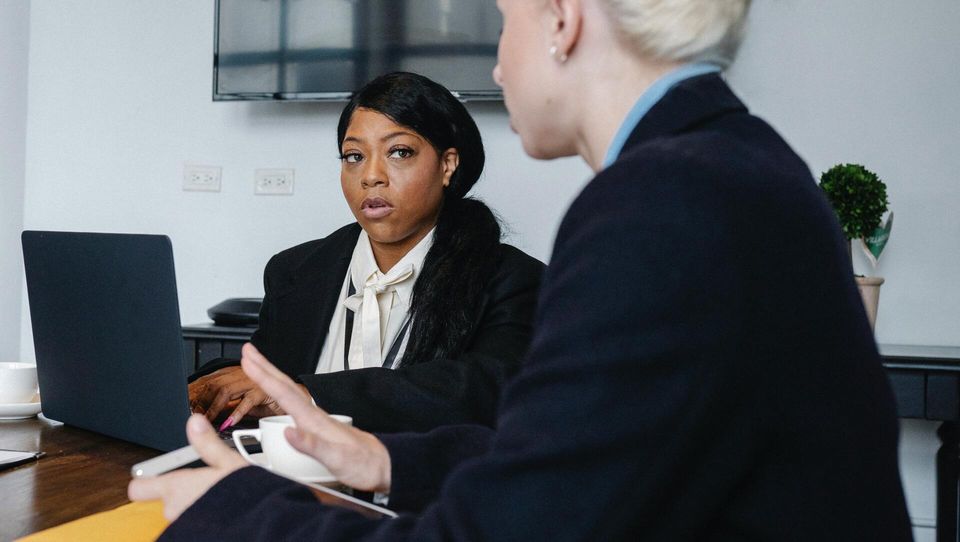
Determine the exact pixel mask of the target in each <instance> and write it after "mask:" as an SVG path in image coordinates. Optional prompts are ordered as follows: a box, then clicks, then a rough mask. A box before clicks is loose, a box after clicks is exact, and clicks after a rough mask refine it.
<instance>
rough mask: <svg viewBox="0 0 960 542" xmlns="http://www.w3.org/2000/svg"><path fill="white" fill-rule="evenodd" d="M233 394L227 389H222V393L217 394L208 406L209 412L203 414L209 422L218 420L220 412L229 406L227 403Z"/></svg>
mask: <svg viewBox="0 0 960 542" xmlns="http://www.w3.org/2000/svg"><path fill="white" fill-rule="evenodd" d="M230 396H231V393H230V391H229V390H227V388H220V391H219V392H217V395H216V397H214V398H213V401H212V402H211V403H210V405H209V406H207V410H206V411H205V412H204V413H203V415H204V416H206V418H207V420H209V421H211V422H212V421H213V420H215V419H217V416H219V415H220V412H222V411H223V409H224V408H225V407H226V406H227V403H229V402H230V399H231V397H230Z"/></svg>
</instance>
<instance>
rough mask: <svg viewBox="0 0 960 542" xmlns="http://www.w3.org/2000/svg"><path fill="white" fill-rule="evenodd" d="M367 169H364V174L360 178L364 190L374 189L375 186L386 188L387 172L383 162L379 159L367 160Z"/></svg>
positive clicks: (387, 182)
mask: <svg viewBox="0 0 960 542" xmlns="http://www.w3.org/2000/svg"><path fill="white" fill-rule="evenodd" d="M365 165H366V167H365V168H363V174H362V176H361V177H360V185H361V186H362V187H364V188H373V187H375V186H386V185H388V184H390V183H389V181H387V172H386V169H385V168H384V162H383V160H380V159H377V158H370V159H367V162H366V164H365Z"/></svg>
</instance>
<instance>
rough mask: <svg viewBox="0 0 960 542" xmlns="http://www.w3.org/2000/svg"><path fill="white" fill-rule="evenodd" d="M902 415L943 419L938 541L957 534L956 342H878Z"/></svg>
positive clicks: (959, 411)
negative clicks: (954, 344) (935, 344)
mask: <svg viewBox="0 0 960 542" xmlns="http://www.w3.org/2000/svg"><path fill="white" fill-rule="evenodd" d="M880 354H881V356H882V357H883V365H884V367H886V369H887V376H888V377H889V379H890V385H891V387H892V388H893V393H894V395H895V396H896V399H897V413H898V415H899V416H900V417H901V418H916V419H921V420H934V421H939V422H942V423H941V424H940V428H939V429H938V430H937V435H938V436H939V437H940V449H939V450H938V451H937V542H946V541H950V542H955V541H957V540H960V538H958V534H960V498H958V493H960V347H956V346H910V345H895V344H881V345H880Z"/></svg>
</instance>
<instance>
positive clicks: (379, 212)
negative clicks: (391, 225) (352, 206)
mask: <svg viewBox="0 0 960 542" xmlns="http://www.w3.org/2000/svg"><path fill="white" fill-rule="evenodd" d="M392 212H393V205H390V202H389V201H387V200H385V199H383V198H380V197H374V198H364V200H363V201H362V202H361V203H360V213H361V214H363V216H365V217H367V218H369V219H377V218H383V217H385V216H387V215H389V214H390V213H392Z"/></svg>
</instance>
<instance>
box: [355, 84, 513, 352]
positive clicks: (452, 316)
mask: <svg viewBox="0 0 960 542" xmlns="http://www.w3.org/2000/svg"><path fill="white" fill-rule="evenodd" d="M358 107H363V108H365V109H372V110H374V111H377V112H379V113H382V114H384V115H386V116H387V117H390V118H391V119H392V120H393V121H394V122H396V123H397V124H400V125H403V126H407V127H409V128H412V129H413V130H415V131H416V132H417V133H418V134H420V135H421V136H423V137H424V138H425V139H426V140H427V141H429V142H430V144H431V145H432V146H433V147H434V148H435V149H436V150H437V152H438V153H442V152H444V151H445V150H447V149H450V148H455V149H457V152H458V154H459V157H460V162H459V165H458V166H457V169H456V171H454V173H453V175H452V176H451V178H450V184H449V186H447V187H446V189H445V190H444V196H443V203H442V207H441V210H440V215H439V217H438V218H437V225H436V229H435V230H434V237H433V245H432V246H431V247H430V250H429V252H427V256H426V259H425V260H424V262H423V269H422V270H421V271H420V275H419V277H418V278H417V282H416V284H415V285H414V287H413V297H412V299H411V306H410V316H411V318H412V324H411V326H412V327H411V330H410V339H409V341H408V343H407V347H406V350H405V352H404V354H403V358H402V359H401V365H403V366H406V365H413V364H416V363H423V362H426V361H431V360H435V359H442V358H450V357H456V356H457V355H458V354H459V353H460V352H461V351H462V350H463V349H464V348H465V347H466V342H467V340H468V339H469V338H470V336H471V335H472V333H473V331H474V330H473V325H474V322H475V321H476V320H477V316H478V314H477V312H478V311H480V310H482V309H483V307H482V306H481V305H482V301H483V293H484V291H485V289H486V286H487V284H488V283H489V281H490V278H491V277H492V276H493V274H494V273H495V272H496V268H497V265H498V255H499V246H500V235H501V231H500V223H499V222H498V221H497V218H496V217H495V216H494V214H493V212H492V211H491V210H490V208H489V207H487V206H486V205H485V204H484V203H483V202H481V201H479V200H476V199H473V198H468V197H466V195H467V193H468V192H469V191H470V189H471V188H472V187H473V185H474V184H475V183H476V182H477V180H478V179H479V178H480V173H481V172H482V171H483V163H484V159H485V156H484V152H483V141H482V139H481V137H480V130H479V129H478V128H477V125H476V123H475V122H474V121H473V118H472V117H471V116H470V113H469V112H467V109H466V107H464V106H463V104H462V103H460V101H458V100H457V99H456V98H455V97H454V96H453V95H452V94H451V93H450V91H448V90H447V89H445V88H444V87H443V86H441V85H439V84H437V83H435V82H433V81H431V80H430V79H427V78H426V77H423V76H421V75H417V74H413V73H405V72H397V73H391V74H388V75H384V76H381V77H378V78H376V79H374V80H373V81H371V82H370V83H367V84H366V85H365V86H364V87H363V88H362V89H360V91H358V92H357V93H356V94H355V95H354V96H353V98H352V99H351V100H350V103H348V104H347V106H346V107H345V108H344V110H343V113H341V115H340V122H339V125H338V127H337V141H338V144H339V145H341V146H342V144H343V138H344V137H345V136H346V132H347V127H348V126H349V125H350V118H351V117H352V116H353V112H354V111H355V110H356V109H357V108H358Z"/></svg>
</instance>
